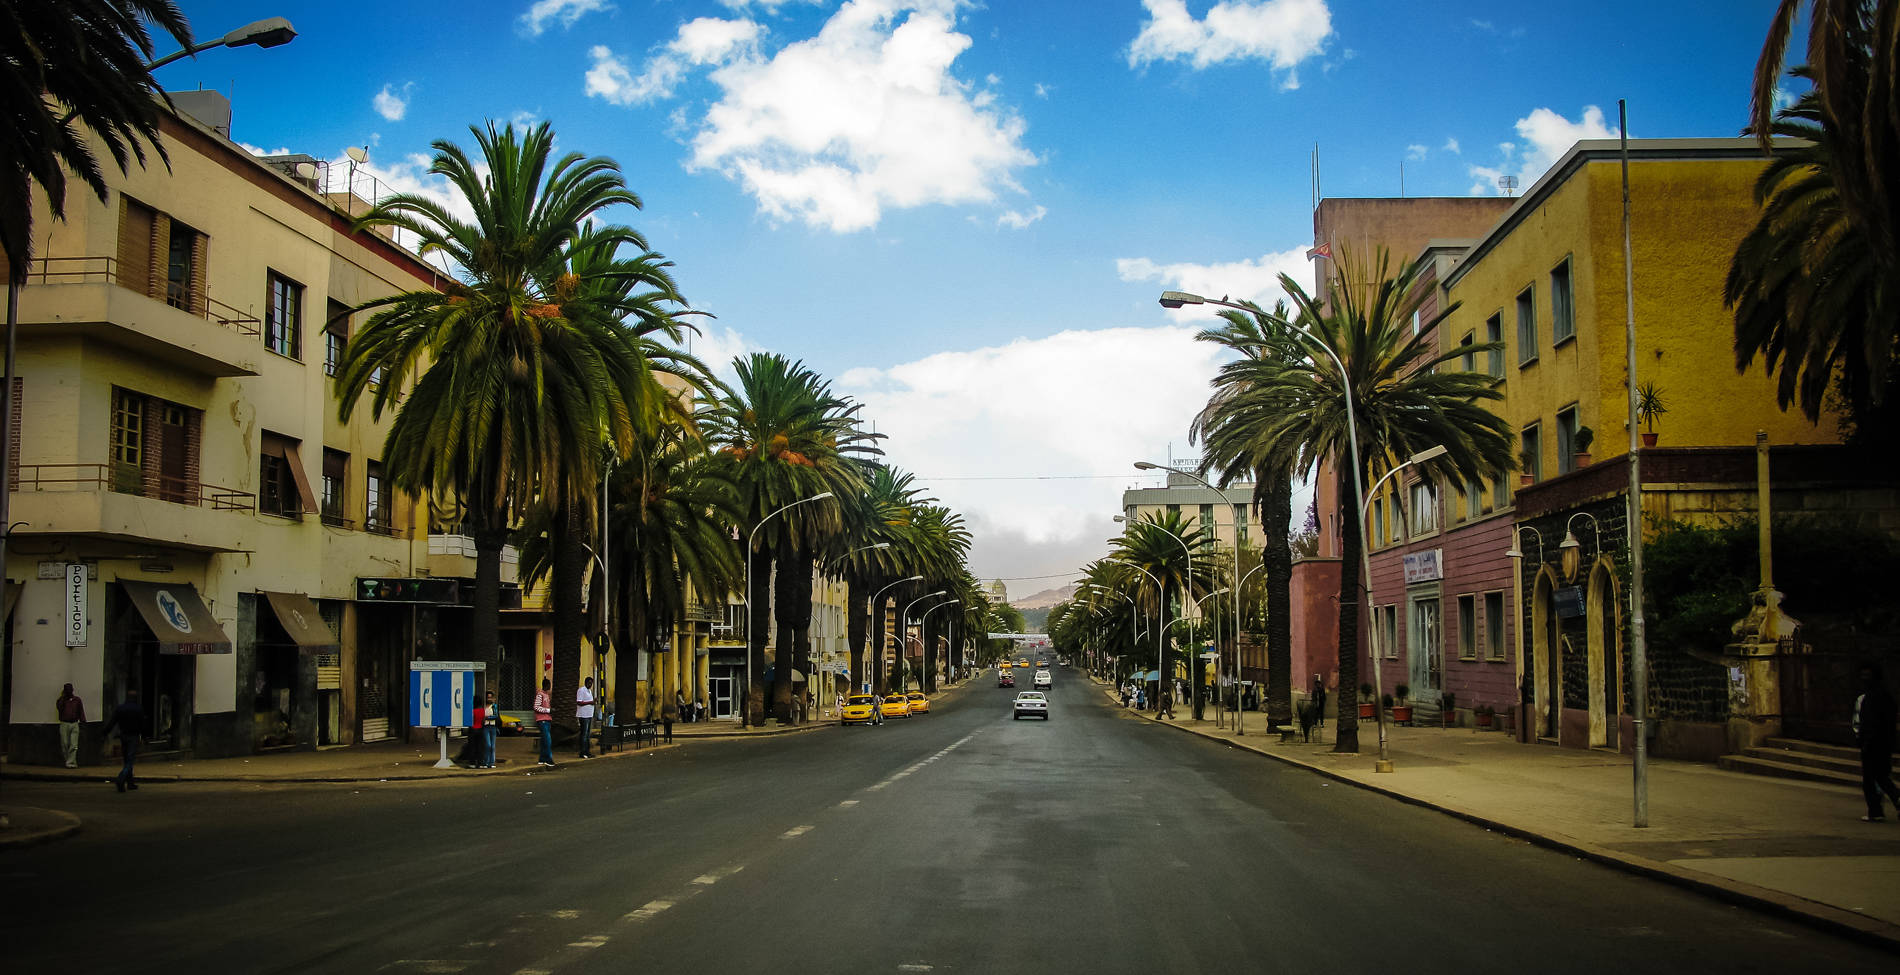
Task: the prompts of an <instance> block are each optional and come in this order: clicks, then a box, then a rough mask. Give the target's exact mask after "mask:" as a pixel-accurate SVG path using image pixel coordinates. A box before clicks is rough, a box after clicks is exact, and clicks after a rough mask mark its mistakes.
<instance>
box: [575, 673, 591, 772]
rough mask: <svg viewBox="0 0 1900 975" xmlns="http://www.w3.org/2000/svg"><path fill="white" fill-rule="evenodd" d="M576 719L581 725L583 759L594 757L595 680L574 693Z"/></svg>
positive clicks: (586, 682) (582, 683)
mask: <svg viewBox="0 0 1900 975" xmlns="http://www.w3.org/2000/svg"><path fill="white" fill-rule="evenodd" d="M574 717H575V718H576V719H578V720H579V721H580V723H581V754H580V757H582V758H593V757H594V679H593V678H592V677H589V678H587V679H586V680H585V681H582V682H581V686H580V689H578V690H576V691H575V692H574Z"/></svg>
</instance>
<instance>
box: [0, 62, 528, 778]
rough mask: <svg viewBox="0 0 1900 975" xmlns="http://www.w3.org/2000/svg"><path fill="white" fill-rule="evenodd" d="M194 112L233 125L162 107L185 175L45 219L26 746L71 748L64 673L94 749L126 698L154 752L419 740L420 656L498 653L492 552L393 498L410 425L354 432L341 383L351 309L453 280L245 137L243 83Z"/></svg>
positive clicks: (34, 302) (31, 467)
mask: <svg viewBox="0 0 1900 975" xmlns="http://www.w3.org/2000/svg"><path fill="white" fill-rule="evenodd" d="M181 103H182V104H189V105H190V106H191V107H192V111H194V112H197V113H198V114H199V115H200V116H202V117H204V118H207V119H210V120H211V123H210V124H207V123H205V122H202V121H199V120H198V119H197V118H193V117H191V116H189V115H185V114H182V113H180V114H173V113H169V112H162V113H161V132H162V139H163V146H164V150H165V154H166V156H167V158H168V159H169V168H168V167H167V166H165V165H159V164H157V163H156V162H154V164H153V165H151V166H149V167H147V168H143V169H135V170H133V171H132V172H131V173H129V174H123V175H122V174H120V173H118V172H117V171H116V170H115V169H114V168H112V167H109V166H108V167H107V168H106V179H107V183H108V186H109V190H110V192H109V194H108V197H107V199H106V200H105V201H104V202H103V203H102V202H100V201H99V200H98V199H97V198H95V197H94V196H93V195H92V194H90V193H83V192H81V193H75V194H72V195H71V196H69V198H68V201H67V213H66V218H65V219H64V220H63V221H54V220H53V219H51V217H50V216H49V215H48V213H47V212H46V208H45V206H44V203H41V204H39V205H38V207H37V209H38V213H37V214H36V215H35V222H34V227H35V229H36V231H37V234H38V247H37V253H36V256H35V259H34V262H33V264H32V270H31V273H30V276H29V277H28V279H27V280H26V281H25V282H24V286H23V288H22V291H21V295H20V319H19V320H20V326H19V360H18V368H17V378H16V379H15V395H16V399H15V410H16V414H15V415H16V418H17V424H16V429H15V436H14V440H13V442H12V443H11V444H10V445H9V446H10V448H11V450H10V454H9V461H10V464H11V466H12V467H13V484H14V495H13V498H12V521H13V522H14V525H13V530H12V533H11V536H10V544H9V546H8V549H7V562H6V565H5V575H6V580H7V606H8V608H9V610H10V613H9V615H8V617H7V620H6V640H5V644H4V658H5V659H4V666H3V667H0V680H4V686H0V704H3V705H4V708H5V714H4V715H0V724H3V725H4V727H5V728H6V729H7V731H8V742H7V744H8V749H9V752H10V753H11V755H12V756H13V757H14V759H15V760H16V761H21V760H24V761H38V762H45V761H52V760H54V755H55V750H56V734H55V730H56V727H55V724H54V721H55V718H54V714H53V700H54V698H55V697H56V696H57V695H58V694H59V691H60V687H61V685H62V684H64V683H67V682H70V683H72V685H73V686H74V688H75V689H76V690H77V691H78V693H79V694H80V695H81V696H82V697H83V698H84V699H85V700H86V703H87V705H88V717H91V718H93V719H94V722H95V723H94V725H93V726H92V727H91V728H89V729H88V737H87V740H86V741H85V743H84V747H83V748H82V754H84V755H85V756H86V759H87V760H89V761H96V760H98V756H99V754H100V752H99V742H98V740H97V738H96V737H95V736H94V735H93V734H92V729H96V728H97V722H98V720H99V719H102V718H103V717H104V716H105V715H106V714H107V713H109V710H110V708H111V706H112V705H113V704H114V703H116V702H117V701H119V700H120V699H122V698H123V696H124V694H125V692H126V691H127V690H129V689H132V688H137V689H139V690H140V691H141V694H142V696H143V699H144V703H145V707H146V709H147V711H148V713H149V714H150V715H151V718H152V728H151V737H152V743H153V744H152V747H153V748H154V749H156V750H159V751H181V752H182V751H189V752H191V753H193V754H195V755H198V756H212V755H230V754H244V753H249V752H253V751H257V750H263V749H270V748H277V747H309V746H325V745H342V744H349V743H352V742H357V741H364V740H373V739H377V738H382V737H388V736H402V735H404V734H405V733H406V730H407V729H408V725H409V718H410V716H409V715H408V713H407V710H408V709H407V702H408V662H409V661H410V660H413V659H417V658H425V659H427V658H434V659H445V658H446V659H459V658H469V657H479V656H481V655H479V654H475V653H473V652H472V651H471V650H470V648H468V647H467V639H466V634H467V632H468V618H469V610H468V609H467V608H466V604H467V602H468V601H469V597H470V594H471V591H472V579H473V576H474V546H473V544H472V542H471V541H470V540H469V539H467V538H465V537H462V536H460V535H456V534H453V529H452V528H450V529H447V531H445V532H442V533H437V532H432V531H431V525H430V521H431V519H430V516H429V512H428V509H427V508H426V507H425V506H424V505H422V504H420V503H418V502H417V501H415V500H414V499H410V498H406V497H403V496H400V495H398V494H397V493H395V492H394V491H393V490H392V489H391V487H390V484H389V481H388V477H387V472H385V471H384V470H383V469H382V466H381V460H380V458H381V456H382V449H383V443H384V440H385V435H386V433H387V431H388V418H387V417H386V418H385V419H384V421H382V422H377V421H375V420H372V419H371V418H370V416H369V410H367V409H364V410H361V411H359V412H358V413H357V414H356V415H355V417H354V418H353V419H352V420H351V421H350V422H348V423H343V422H341V421H339V420H338V419H337V404H336V402H335V400H334V398H333V396H332V393H331V389H332V381H331V375H332V373H333V372H334V371H335V368H336V364H337V361H338V358H339V357H340V355H341V352H342V349H343V346H344V343H345V342H346V341H347V339H348V334H349V329H350V328H351V327H353V324H354V323H352V322H351V321H350V320H349V319H348V318H338V317H337V315H338V313H339V311H340V310H341V309H344V308H346V307H348V306H351V305H354V304H357V303H360V302H364V301H367V300H370V299H373V298H378V297H382V296H384V295H388V294H391V293H394V292H397V291H402V290H407V289H412V288H418V287H435V286H437V284H438V283H439V278H438V273H437V272H436V271H435V270H434V269H433V268H431V267H430V266H429V265H427V264H425V263H423V262H422V261H420V260H418V259H417V258H416V257H415V256H414V255H412V254H410V253H409V252H407V251H405V250H402V249H401V248H398V247H396V246H394V245H392V244H391V243H390V242H389V241H388V240H386V239H384V238H382V237H379V236H375V235H370V234H356V235H352V234H351V233H350V232H349V225H348V220H347V217H346V216H345V215H344V213H343V212H342V211H341V209H340V207H341V206H343V205H345V204H347V203H349V202H350V201H349V200H348V199H347V198H346V196H339V195H334V194H333V195H331V196H328V197H326V196H325V195H322V194H320V193H319V192H318V189H319V186H320V180H319V178H318V175H317V170H316V168H315V167H314V166H313V165H312V164H311V161H309V160H308V157H288V158H280V159H275V160H273V159H260V158H258V157H255V156H252V155H250V154H249V153H247V152H245V151H244V150H243V149H241V148H239V147H238V146H237V145H236V144H235V143H233V142H232V141H231V140H230V138H229V137H228V131H229V128H228V120H229V108H228V105H227V104H224V103H223V101H222V99H221V98H218V97H217V96H215V95H212V94H210V93H193V98H191V99H189V100H181ZM355 206H356V207H357V212H359V213H360V212H362V208H363V206H364V204H363V203H362V201H360V200H358V201H355ZM509 555H510V556H511V555H512V553H509ZM75 567H76V568H75ZM503 578H504V582H505V583H506V584H507V585H509V586H510V587H512V584H513V578H514V566H513V564H512V559H511V558H509V557H505V558H504V565H503ZM507 600H508V593H504V605H506V604H507ZM539 639H541V638H540V637H539V635H535V636H532V637H527V638H526V640H525V641H523V642H522V643H521V645H520V646H519V647H517V648H516V649H517V655H518V656H521V657H523V658H524V659H521V660H517V661H516V662H515V664H516V668H517V669H528V668H531V667H532V666H533V665H532V663H531V661H532V660H533V655H534V653H535V650H536V649H537V648H536V647H535V646H534V645H533V642H534V641H535V640H539ZM494 656H495V655H493V654H490V655H489V657H490V659H491V661H493V665H496V666H494V669H493V670H491V677H493V678H496V679H500V678H501V677H503V676H504V673H505V672H506V671H507V668H508V665H509V662H510V661H509V657H508V655H506V654H504V655H503V656H502V657H501V659H499V660H496V659H494ZM424 734H426V733H424Z"/></svg>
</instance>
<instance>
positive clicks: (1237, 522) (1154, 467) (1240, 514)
mask: <svg viewBox="0 0 1900 975" xmlns="http://www.w3.org/2000/svg"><path fill="white" fill-rule="evenodd" d="M1135 470H1138V471H1167V472H1168V473H1170V474H1179V475H1181V476H1182V477H1188V478H1193V479H1194V481H1195V482H1196V483H1198V484H1199V485H1200V486H1202V487H1204V488H1206V489H1208V490H1209V491H1212V492H1214V493H1215V494H1216V495H1218V496H1219V497H1220V499H1221V500H1222V501H1225V502H1227V504H1228V506H1229V507H1231V508H1232V509H1233V511H1234V569H1235V571H1239V569H1240V527H1241V526H1242V525H1245V524H1246V523H1247V516H1246V513H1245V512H1244V511H1243V510H1242V509H1243V508H1245V507H1246V502H1244V501H1235V500H1234V499H1233V498H1232V497H1231V496H1230V495H1229V494H1228V492H1226V491H1223V490H1221V489H1220V488H1217V487H1215V486H1214V485H1212V484H1209V483H1207V478H1204V477H1202V476H1201V475H1199V474H1196V473H1194V472H1193V471H1188V470H1182V469H1181V468H1179V467H1172V466H1169V465H1167V464H1156V463H1153V462H1152V461H1145V460H1138V461H1135ZM1234 620H1235V622H1234V679H1235V681H1238V680H1239V679H1240V622H1239V620H1240V604H1239V603H1238V602H1236V603H1235V604H1234ZM1235 687H1239V684H1238V683H1236V684H1235ZM1234 713H1235V714H1239V713H1240V712H1239V709H1235V712H1234ZM1219 721H1220V715H1219V713H1218V712H1216V715H1215V722H1216V724H1218V723H1219ZM1236 734H1238V732H1236Z"/></svg>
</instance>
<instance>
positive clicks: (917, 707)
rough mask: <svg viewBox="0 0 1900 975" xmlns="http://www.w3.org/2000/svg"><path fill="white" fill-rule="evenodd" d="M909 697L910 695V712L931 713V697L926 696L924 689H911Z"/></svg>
mask: <svg viewBox="0 0 1900 975" xmlns="http://www.w3.org/2000/svg"><path fill="white" fill-rule="evenodd" d="M909 697H910V713H912V714H929V713H930V698H927V697H925V696H924V694H923V692H922V691H911V692H910V695H909Z"/></svg>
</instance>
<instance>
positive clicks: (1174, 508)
mask: <svg viewBox="0 0 1900 975" xmlns="http://www.w3.org/2000/svg"><path fill="white" fill-rule="evenodd" d="M1168 514H1169V515H1170V516H1171V517H1179V516H1180V514H1181V506H1180V505H1178V504H1171V505H1168Z"/></svg>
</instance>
